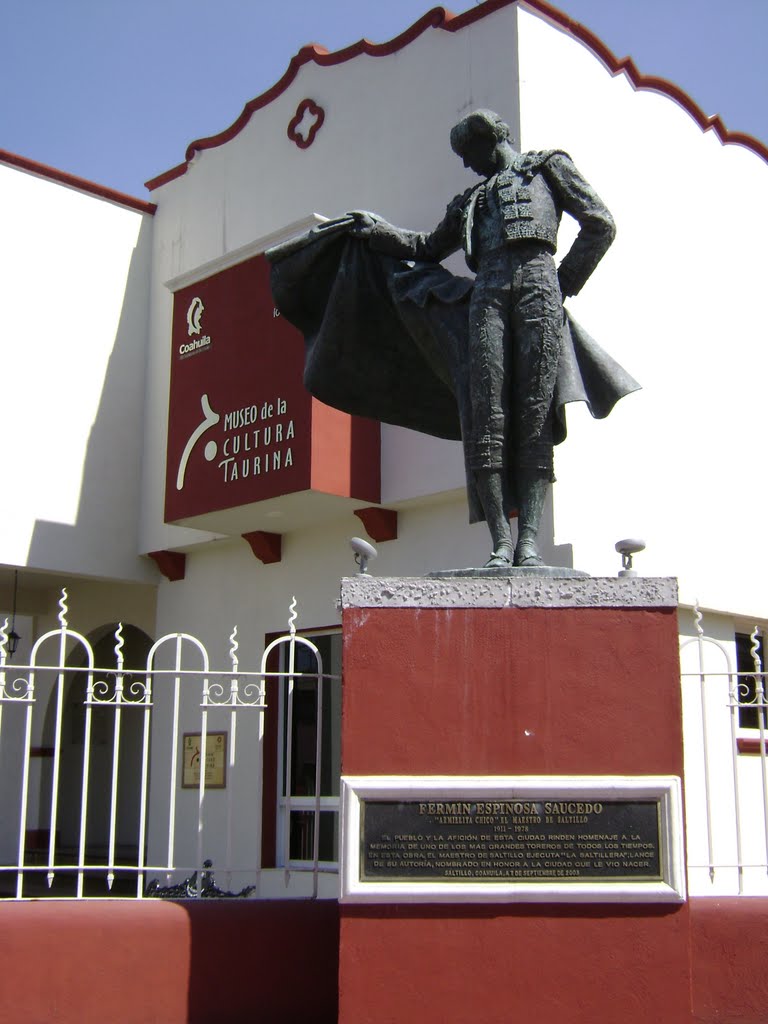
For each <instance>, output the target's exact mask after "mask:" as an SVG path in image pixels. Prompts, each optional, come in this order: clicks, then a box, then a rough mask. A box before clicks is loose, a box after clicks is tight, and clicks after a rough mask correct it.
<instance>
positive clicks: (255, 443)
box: [176, 395, 296, 491]
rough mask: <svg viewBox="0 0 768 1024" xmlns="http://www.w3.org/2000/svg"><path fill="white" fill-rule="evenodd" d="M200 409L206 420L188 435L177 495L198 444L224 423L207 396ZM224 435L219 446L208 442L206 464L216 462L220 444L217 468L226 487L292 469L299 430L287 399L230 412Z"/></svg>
mask: <svg viewBox="0 0 768 1024" xmlns="http://www.w3.org/2000/svg"><path fill="white" fill-rule="evenodd" d="M200 406H201V408H202V410H203V418H202V420H201V421H200V423H198V425H197V426H196V427H195V429H194V430H193V431H192V433H191V434H190V435H189V439H188V441H187V443H186V444H185V445H184V451H183V452H182V453H181V459H179V468H178V472H177V473H176V490H177V491H180V490H182V488H183V487H184V480H185V477H186V473H187V465H188V463H189V460H190V458H191V456H192V452H193V451H194V449H195V446H196V445H197V442H198V441H199V440H200V439H201V438H202V436H203V434H205V433H206V432H207V431H209V430H210V429H211V428H212V427H215V426H216V425H217V424H218V423H220V422H221V416H220V415H219V413H217V412H214V410H213V409H212V408H211V404H210V402H209V401H208V395H201V396H200ZM223 434H224V437H223V440H220V442H217V441H214V440H213V438H210V439H209V440H208V441H207V443H206V445H205V447H204V448H203V455H204V457H205V460H206V462H213V460H214V459H215V458H216V456H217V455H218V454H219V443H221V455H222V458H221V461H220V462H218V463H217V465H218V468H219V469H220V470H222V475H223V479H224V483H225V484H229V483H234V482H235V481H236V480H246V479H248V477H251V476H263V475H265V474H267V473H275V472H279V471H280V470H281V469H288V468H290V467H291V466H292V465H293V443H294V438H295V436H296V428H295V425H294V421H293V419H292V418H291V416H290V413H289V412H288V403H287V402H286V400H285V399H284V398H276V399H275V400H274V401H271V402H270V401H266V402H262V403H261V405H258V404H255V405H246V406H243V407H242V408H241V409H233V410H231V411H230V412H228V413H226V414H225V416H224V423H223ZM220 437H221V435H220Z"/></svg>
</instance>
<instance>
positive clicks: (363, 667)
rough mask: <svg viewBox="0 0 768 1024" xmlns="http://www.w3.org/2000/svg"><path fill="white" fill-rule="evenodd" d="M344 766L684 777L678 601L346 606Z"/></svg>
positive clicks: (354, 770)
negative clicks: (668, 604)
mask: <svg viewBox="0 0 768 1024" xmlns="http://www.w3.org/2000/svg"><path fill="white" fill-rule="evenodd" d="M343 628H344V710H343V714H344V722H343V731H342V759H343V764H342V768H343V771H344V773H345V774H347V775H358V774H360V775H364V774H383V775H397V774H412V775H418V774H440V773H445V774H462V773H464V774H470V773H472V774H483V773H488V774H496V775H504V774H508V775H514V774H523V773H530V774H568V773H573V774H578V773H584V774H598V773H599V774H624V773H626V774H631V773H642V774H646V775H647V774H670V775H682V773H683V748H682V717H681V716H682V710H681V703H680V668H679V663H678V654H677V646H678V640H677V617H676V614H675V611H674V610H673V609H664V610H644V609H628V610H620V609H610V608H597V609H595V608H584V609H577V608H558V609H553V610H546V611H542V610H541V609H535V608H524V609H497V608H486V609H482V610H477V609H445V610H441V609H425V610H418V609H410V608H409V609H399V608H391V609H390V608H386V609H372V608H353V609H348V610H346V611H345V612H344V618H343Z"/></svg>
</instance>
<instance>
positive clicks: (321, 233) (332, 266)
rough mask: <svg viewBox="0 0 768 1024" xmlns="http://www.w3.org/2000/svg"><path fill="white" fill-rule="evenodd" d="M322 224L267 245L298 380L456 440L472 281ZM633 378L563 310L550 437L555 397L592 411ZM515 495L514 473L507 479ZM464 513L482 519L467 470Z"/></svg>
mask: <svg viewBox="0 0 768 1024" xmlns="http://www.w3.org/2000/svg"><path fill="white" fill-rule="evenodd" d="M351 223H352V220H351V218H340V219H339V220H338V221H328V222H326V223H325V224H322V225H319V226H318V227H316V228H313V229H312V230H311V231H309V232H307V234H305V235H302V236H300V237H299V238H297V239H293V240H291V241H289V242H286V243H283V244H282V245H279V246H275V248H273V249H270V250H268V251H267V252H266V254H265V255H266V257H267V259H268V260H270V262H271V263H272V296H273V299H274V302H275V306H276V307H277V309H279V311H280V313H281V315H282V316H284V317H285V318H286V320H288V321H289V322H290V323H292V324H293V325H294V326H295V327H297V328H298V329H299V330H300V331H301V333H302V334H303V335H304V341H305V346H306V357H305V364H304V384H305V386H306V388H307V390H308V391H310V392H311V394H313V395H314V396H315V397H316V398H318V399H320V401H321V402H325V403H326V404H327V405H330V406H333V407H334V408H336V409H341V410H342V411H343V412H347V413H351V414H353V415H357V416H368V417H370V418H372V419H377V420H381V421H383V422H384V423H393V424H396V425H398V426H402V427H410V428H411V429H413V430H419V431H422V432H423V433H426V434H432V435H434V436H435V437H444V438H449V439H452V440H461V438H462V424H468V423H469V422H470V417H471V408H470V402H469V370H468V366H467V362H468V322H469V317H468V310H469V299H470V295H471V292H472V287H473V282H472V280H471V279H470V278H466V277H457V276H456V275H454V274H451V273H450V272H449V271H448V270H446V269H445V268H444V267H443V266H441V265H440V264H436V263H415V264H414V263H409V262H406V261H403V260H398V259H393V258H392V257H390V256H386V255H383V254H381V253H378V252H375V251H373V250H372V249H371V248H370V247H369V246H368V244H367V242H366V240H365V239H363V238H356V237H354V236H353V235H351V234H350V233H349V231H348V228H349V226H350V225H351ZM639 387H640V385H639V384H638V383H637V382H636V381H635V380H634V379H633V378H632V377H631V376H630V375H629V374H628V373H627V372H626V371H625V370H624V369H622V367H621V366H619V364H618V363H617V362H616V361H615V360H614V359H611V357H610V356H609V355H608V354H607V353H605V352H604V351H603V350H602V349H601V348H600V346H599V345H598V344H597V343H596V342H595V341H594V340H593V339H592V338H591V337H590V336H589V334H587V332H586V331H585V330H583V328H581V327H580V326H579V325H578V324H577V323H576V321H575V320H574V319H573V318H572V317H571V316H570V314H569V313H568V312H567V311H566V313H565V318H564V322H563V331H562V336H561V349H560V359H559V363H558V373H557V383H556V386H555V394H554V399H553V404H554V437H555V443H556V444H559V443H560V442H561V441H563V440H564V439H565V436H566V432H567V431H566V422H565V406H566V405H567V404H568V403H569V402H586V403H587V406H588V408H589V411H590V412H591V413H592V415H593V416H594V417H595V418H596V419H603V418H604V417H605V416H607V415H608V413H609V412H610V411H611V409H612V408H613V407H614V405H615V404H616V402H618V400H619V399H620V398H623V397H624V395H627V394H629V393H630V392H632V391H637V390H638V389H639ZM511 487H512V492H514V481H513V480H512V481H511ZM467 492H468V498H469V508H470V521H471V522H476V521H478V520H479V519H482V518H484V516H483V511H482V508H481V507H480V504H479V501H478V500H477V494H476V492H475V487H474V484H473V479H472V473H471V471H469V470H468V471H467Z"/></svg>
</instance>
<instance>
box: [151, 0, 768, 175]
mask: <svg viewBox="0 0 768 1024" xmlns="http://www.w3.org/2000/svg"><path fill="white" fill-rule="evenodd" d="M515 3H520V4H521V6H523V7H528V8H529V9H530V10H532V11H535V12H537V13H538V14H542V15H544V17H546V18H549V19H550V20H551V21H553V22H555V24H557V25H559V26H560V27H561V28H563V29H565V30H566V31H567V32H569V33H570V34H571V35H572V36H573V37H574V38H575V39H578V40H579V41H580V42H582V43H584V44H585V45H586V46H588V47H589V49H590V50H592V52H593V53H594V54H595V56H596V57H597V58H598V59H599V60H601V61H602V62H603V64H604V65H605V66H606V67H607V68H608V70H609V71H610V73H611V74H612V75H618V74H621V73H622V72H623V73H624V74H626V75H627V77H628V78H629V80H630V82H631V83H632V85H633V86H634V87H635V89H650V90H652V91H653V92H658V93H661V94H662V95H664V96H668V97H669V98H670V99H673V100H675V102H677V103H679V104H680V106H681V107H683V108H684V109H685V110H686V111H687V112H688V113H689V114H690V115H691V117H692V118H693V119H694V121H695V122H696V123H697V124H698V126H699V127H700V128H701V130H702V131H704V132H706V131H714V133H715V134H716V135H717V137H718V138H719V139H720V141H721V142H722V143H731V144H734V145H739V146H745V147H746V148H747V149H751V150H752V151H753V152H754V153H756V154H757V155H758V156H759V157H762V159H763V160H765V161H766V163H768V146H766V145H764V144H763V143H762V142H760V140H759V139H756V138H755V137H754V136H753V135H747V134H745V133H744V132H731V131H729V130H728V129H727V128H726V126H725V125H724V124H723V121H722V119H721V117H720V115H719V114H714V115H712V116H711V117H710V116H708V115H707V114H705V113H704V111H703V110H702V109H701V107H700V106H699V105H698V104H697V103H695V102H694V100H693V99H691V97H690V96H689V95H688V93H687V92H685V91H684V90H683V89H681V88H680V87H679V86H677V85H675V84H674V82H670V81H668V80H667V79H666V78H658V77H656V76H654V75H643V74H641V72H640V71H639V70H638V68H637V66H636V64H635V62H634V61H633V60H632V58H631V57H622V58H621V60H619V59H618V58H617V57H616V55H615V54H614V53H613V52H612V51H611V50H609V49H608V47H607V46H606V45H605V43H603V42H602V40H600V39H598V37H597V36H596V35H595V34H594V33H593V32H590V30H589V29H588V28H586V27H585V26H584V25H582V24H581V23H580V22H578V21H574V20H573V19H572V18H569V17H568V15H567V14H563V12H562V11H559V10H558V9H557V8H556V7H552V6H551V5H550V4H548V3H545V2H544V0H486V2H485V3H483V4H480V6H479V7H473V8H471V9H470V10H468V11H465V12H464V13H463V14H452V13H451V12H450V11H448V10H446V9H445V8H444V7H433V8H432V9H431V10H430V11H427V13H426V14H424V15H422V17H420V18H419V20H418V21H415V22H414V23H413V25H411V27H410V28H407V29H406V30H405V31H404V32H401V33H400V35H399V36H395V37H394V39H390V40H389V41H388V42H386V43H371V42H370V41H369V40H367V39H359V40H358V41H357V42H356V43H352V44H351V46H347V47H345V48H344V49H343V50H335V51H333V52H329V51H328V50H327V49H326V48H325V47H324V46H319V45H317V44H316V43H310V44H309V45H307V46H303V47H302V48H301V49H300V50H299V52H298V53H297V54H296V56H295V57H292V58H291V61H290V63H289V65H288V68H287V69H286V72H285V74H284V75H283V77H282V78H281V79H280V80H279V81H278V82H276V83H275V84H274V85H273V86H272V88H271V89H267V91H266V92H263V93H262V94H261V95H260V96H257V97H256V98H255V99H252V100H249V102H248V103H246V105H245V106H244V107H243V110H242V113H241V114H240V116H239V117H238V118H237V120H235V121H234V122H233V123H232V124H231V125H230V126H229V128H225V129H224V131H222V132H219V134H218V135H210V136H209V137H208V138H205V139H197V140H195V141H194V142H191V143H190V144H189V145H188V146H187V151H186V153H185V158H184V162H183V163H180V164H177V165H176V167H172V168H171V169H170V170H169V171H165V172H164V173H163V174H159V175H158V176H157V177H155V178H151V179H150V180H149V181H147V182H145V184H146V187H147V188H148V189H150V191H151V190H153V189H156V188H159V187H160V186H161V185H165V184H167V183H168V182H169V181H173V180H174V178H179V177H181V175H182V174H184V173H185V172H186V170H187V167H189V164H190V162H191V161H192V159H193V157H194V156H195V154H196V153H201V152H202V151H203V150H205V149H213V148H214V147H216V146H221V145H223V144H224V143H225V142H229V141H230V140H231V139H233V138H234V137H235V136H236V135H237V134H238V133H239V132H241V131H242V129H243V128H244V127H245V126H246V124H247V123H248V121H249V120H250V118H251V114H253V113H254V112H255V111H256V110H260V109H261V108H262V107H265V106H267V104H268V103H271V102H272V100H274V99H276V98H277V97H278V96H279V95H280V94H281V93H283V92H285V90H286V89H287V88H288V86H289V85H290V84H291V83H292V82H293V80H294V79H295V78H296V76H297V75H298V73H299V71H300V70H301V68H302V67H303V66H304V65H305V64H309V63H310V62H313V63H315V64H317V65H319V66H320V67H330V66H332V65H334V64H343V63H344V62H345V61H348V60H352V58H354V57H357V56H359V55H360V54H361V53H365V54H367V55H368V56H369V57H388V56H389V55H390V54H392V53H397V51H398V50H402V49H403V48H404V47H405V46H407V45H408V44H409V43H412V42H413V40H414V39H417V38H418V37H419V36H420V35H421V34H422V33H423V32H426V30H427V29H428V28H440V29H444V30H445V31H446V32H458V31H459V30H460V29H463V28H466V27H467V26H468V25H472V24H474V22H476V21H480V20H481V19H482V18H485V17H487V16H488V15H489V14H493V13H494V11H498V10H500V9H501V8H503V7H509V6H511V5H512V4H515Z"/></svg>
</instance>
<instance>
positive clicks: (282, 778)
mask: <svg viewBox="0 0 768 1024" xmlns="http://www.w3.org/2000/svg"><path fill="white" fill-rule="evenodd" d="M289 659H290V648H289V647H288V646H287V645H286V646H285V647H283V649H282V650H281V664H280V672H281V685H280V690H279V701H280V708H279V721H280V731H279V735H278V779H277V785H278V793H277V798H278V799H277V806H278V821H277V860H278V864H281V865H285V866H290V867H294V868H300V867H302V866H307V867H309V866H311V865H312V864H313V863H314V861H315V857H317V860H318V861H320V862H323V863H324V864H326V865H327V866H328V867H331V866H335V865H336V864H337V862H338V847H339V778H340V775H341V633H340V632H339V631H321V632H305V633H303V634H302V635H301V636H297V637H296V643H295V646H294V666H293V675H291V674H290V665H289Z"/></svg>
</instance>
